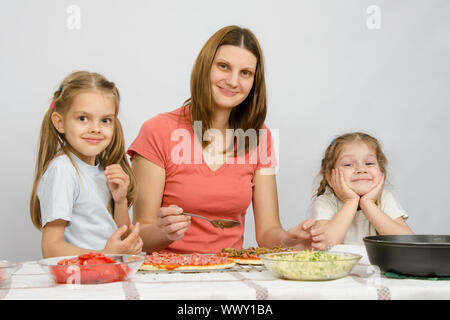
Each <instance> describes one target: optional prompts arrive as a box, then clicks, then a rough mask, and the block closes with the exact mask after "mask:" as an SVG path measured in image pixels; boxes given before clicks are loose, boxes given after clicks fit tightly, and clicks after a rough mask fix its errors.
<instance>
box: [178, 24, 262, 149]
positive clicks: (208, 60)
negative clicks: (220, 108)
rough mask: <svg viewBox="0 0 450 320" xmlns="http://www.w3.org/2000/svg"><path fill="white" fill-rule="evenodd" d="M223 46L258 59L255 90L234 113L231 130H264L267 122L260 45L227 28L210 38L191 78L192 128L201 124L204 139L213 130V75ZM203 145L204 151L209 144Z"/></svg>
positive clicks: (246, 34) (247, 35) (242, 32)
mask: <svg viewBox="0 0 450 320" xmlns="http://www.w3.org/2000/svg"><path fill="white" fill-rule="evenodd" d="M223 45H232V46H237V47H240V48H244V49H247V50H249V51H250V52H251V53H253V54H254V55H255V57H256V59H257V65H256V70H255V76H254V82H253V87H252V89H251V90H250V93H249V95H248V96H247V98H246V99H245V100H244V101H243V102H242V103H241V104H239V105H238V106H236V107H234V108H233V110H232V111H231V114H230V118H229V126H230V128H231V129H234V130H237V129H242V130H243V131H244V132H245V131H246V130H247V129H255V130H258V129H261V128H262V126H263V124H264V120H265V118H266V113H267V105H266V84H265V78H264V59H263V54H262V50H261V47H260V45H259V42H258V40H257V39H256V37H255V35H254V34H253V33H252V32H251V31H250V30H248V29H245V28H241V27H238V26H228V27H224V28H222V29H220V30H219V31H217V32H216V33H215V34H214V35H213V36H211V38H209V40H208V41H207V42H206V44H205V45H204V46H203V48H202V50H201V51H200V53H199V55H198V57H197V60H196V61H195V64H194V67H193V70H192V74H191V97H190V98H189V99H188V100H186V102H185V105H189V116H190V122H191V124H194V121H201V123H202V136H203V134H204V133H205V131H206V130H208V129H210V128H211V123H212V117H213V114H214V110H215V104H214V101H213V97H212V92H211V83H210V72H211V67H212V65H213V61H214V58H215V55H216V53H217V50H218V49H219V47H221V46H223ZM200 138H201V137H200ZM258 140H259V137H258ZM200 141H202V145H203V148H205V147H206V146H207V145H208V144H209V142H208V141H203V139H200ZM249 144H250V143H249ZM249 144H247V142H246V147H245V151H246V152H247V151H248V150H249Z"/></svg>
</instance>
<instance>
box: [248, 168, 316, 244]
mask: <svg viewBox="0 0 450 320" xmlns="http://www.w3.org/2000/svg"><path fill="white" fill-rule="evenodd" d="M253 183H254V187H253V200H252V201H253V202H252V205H253V212H254V215H255V233H256V241H257V243H258V245H259V246H260V247H267V248H272V247H275V246H278V245H282V246H284V247H291V246H297V248H299V249H303V248H306V247H308V246H309V243H310V241H309V238H310V234H309V228H310V227H311V226H312V220H310V219H308V220H306V221H304V222H302V223H301V224H299V225H297V226H295V227H293V228H291V229H289V230H288V231H285V230H283V228H282V226H281V223H280V217H279V209H278V194H277V184H276V178H275V169H272V168H270V169H260V170H256V172H255V176H254V178H253Z"/></svg>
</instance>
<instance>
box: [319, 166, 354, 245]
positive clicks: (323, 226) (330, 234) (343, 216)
mask: <svg viewBox="0 0 450 320" xmlns="http://www.w3.org/2000/svg"><path fill="white" fill-rule="evenodd" d="M327 181H328V184H329V185H330V187H331V188H332V189H333V191H334V193H335V194H336V196H337V197H338V198H339V200H341V201H342V203H343V205H342V208H341V209H340V210H339V211H338V212H337V213H336V214H335V215H334V217H333V218H332V219H331V220H318V221H316V223H315V224H314V227H313V228H312V230H311V235H312V241H313V243H312V247H313V248H316V249H320V250H323V249H325V248H327V247H329V246H333V245H336V244H339V243H342V242H343V241H344V239H345V235H346V234H347V231H348V229H349V228H350V225H351V224H352V221H353V219H354V218H355V215H356V212H357V211H358V205H359V199H360V197H359V195H358V194H356V193H355V192H354V191H353V190H351V189H350V188H349V187H348V186H347V184H346V183H345V180H344V175H343V173H342V172H341V171H340V170H339V169H338V168H334V169H332V171H331V176H330V177H329V178H328V179H327Z"/></svg>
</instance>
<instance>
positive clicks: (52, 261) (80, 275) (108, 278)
mask: <svg viewBox="0 0 450 320" xmlns="http://www.w3.org/2000/svg"><path fill="white" fill-rule="evenodd" d="M105 256H106V257H107V258H110V259H112V260H113V261H114V262H113V263H98V264H84V265H79V264H70V265H61V264H58V262H61V261H62V260H65V259H67V260H70V259H76V258H78V257H80V256H67V257H54V258H47V259H42V260H40V261H38V263H39V265H40V266H41V267H42V268H43V269H44V270H45V272H46V273H47V274H48V275H49V277H50V278H51V279H53V280H54V281H55V282H56V283H66V284H95V283H108V282H116V281H124V280H128V279H130V278H131V277H133V276H134V275H135V274H136V272H137V271H138V269H139V268H140V266H141V265H142V263H144V260H145V257H144V256H142V255H128V254H122V255H116V254H106V255H105Z"/></svg>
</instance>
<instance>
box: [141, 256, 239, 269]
mask: <svg viewBox="0 0 450 320" xmlns="http://www.w3.org/2000/svg"><path fill="white" fill-rule="evenodd" d="M234 265H235V262H234V261H233V260H232V259H229V258H228V257H221V256H218V255H214V254H200V253H192V254H178V253H158V252H153V253H151V254H147V255H146V257H145V261H144V263H143V264H142V266H141V267H140V269H139V270H149V271H155V270H167V271H171V270H177V271H178V270H191V271H197V270H198V271H201V270H217V269H228V268H232V267H233V266H234Z"/></svg>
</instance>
